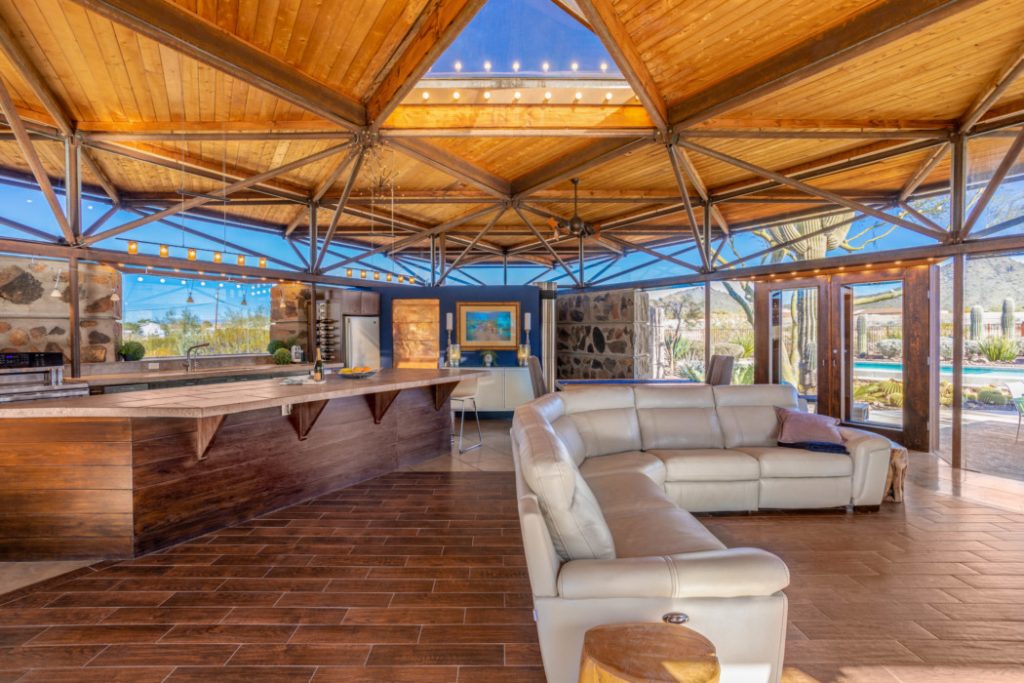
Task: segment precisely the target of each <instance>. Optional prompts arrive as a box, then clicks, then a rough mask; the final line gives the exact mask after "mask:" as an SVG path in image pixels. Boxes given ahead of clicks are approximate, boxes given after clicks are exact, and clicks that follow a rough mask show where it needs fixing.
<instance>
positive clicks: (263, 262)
mask: <svg viewBox="0 0 1024 683" xmlns="http://www.w3.org/2000/svg"><path fill="white" fill-rule="evenodd" d="M266 267H267V257H266V256H260V268H266Z"/></svg>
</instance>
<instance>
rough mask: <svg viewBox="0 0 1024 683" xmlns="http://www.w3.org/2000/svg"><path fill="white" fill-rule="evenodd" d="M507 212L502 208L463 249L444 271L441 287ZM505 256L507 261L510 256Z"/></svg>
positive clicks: (439, 281)
mask: <svg viewBox="0 0 1024 683" xmlns="http://www.w3.org/2000/svg"><path fill="white" fill-rule="evenodd" d="M506 211H508V209H507V208H506V207H504V206H502V207H501V208H500V209H498V210H497V211H496V212H495V213H494V217H493V218H491V220H490V221H488V223H487V225H486V226H484V228H483V230H481V231H480V232H478V233H477V234H476V236H475V237H473V240H472V241H471V242H470V243H469V244H468V245H466V248H465V249H463V250H462V252H461V253H460V254H459V255H458V256H456V257H455V260H454V261H452V265H450V266H448V268H447V269H446V270H443V272H442V273H441V278H440V279H439V280H438V281H437V284H439V285H443V284H444V281H445V279H446V278H447V277H448V276H449V275H450V274H451V272H452V271H453V270H455V269H456V268H457V267H458V265H459V263H461V262H462V259H464V258H466V256H467V255H468V254H469V252H470V251H472V249H473V247H475V246H476V243H477V242H479V241H480V240H481V239H483V238H484V236H486V235H487V233H488V232H490V231H491V228H493V227H494V225H495V224H496V223H497V222H498V221H499V220H501V217H502V216H504V215H505V212H506ZM503 256H504V257H505V258H506V259H507V257H508V254H507V253H506V254H504V255H503ZM506 264H507V261H506ZM443 265H444V264H442V266H443Z"/></svg>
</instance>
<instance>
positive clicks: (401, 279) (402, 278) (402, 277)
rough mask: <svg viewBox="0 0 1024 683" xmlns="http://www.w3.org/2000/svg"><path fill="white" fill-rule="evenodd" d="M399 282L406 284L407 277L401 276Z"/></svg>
mask: <svg viewBox="0 0 1024 683" xmlns="http://www.w3.org/2000/svg"><path fill="white" fill-rule="evenodd" d="M398 281H399V282H401V283H404V282H405V276H404V275H399V276H398Z"/></svg>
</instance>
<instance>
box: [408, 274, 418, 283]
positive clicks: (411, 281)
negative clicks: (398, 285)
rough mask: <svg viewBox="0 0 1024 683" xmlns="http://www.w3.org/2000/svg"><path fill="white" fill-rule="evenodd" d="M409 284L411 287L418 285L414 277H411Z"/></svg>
mask: <svg viewBox="0 0 1024 683" xmlns="http://www.w3.org/2000/svg"><path fill="white" fill-rule="evenodd" d="M409 284H410V285H414V284H416V278H414V277H413V276H412V275H410V276H409Z"/></svg>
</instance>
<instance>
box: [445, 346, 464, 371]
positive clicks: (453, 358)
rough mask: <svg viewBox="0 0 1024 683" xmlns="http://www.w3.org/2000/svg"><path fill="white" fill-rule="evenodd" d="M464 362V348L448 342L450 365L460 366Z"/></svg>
mask: <svg viewBox="0 0 1024 683" xmlns="http://www.w3.org/2000/svg"><path fill="white" fill-rule="evenodd" d="M461 362H462V348H461V347H460V346H459V345H458V344H448V365H450V366H451V367H453V368H457V367H459V364H460V363H461Z"/></svg>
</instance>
